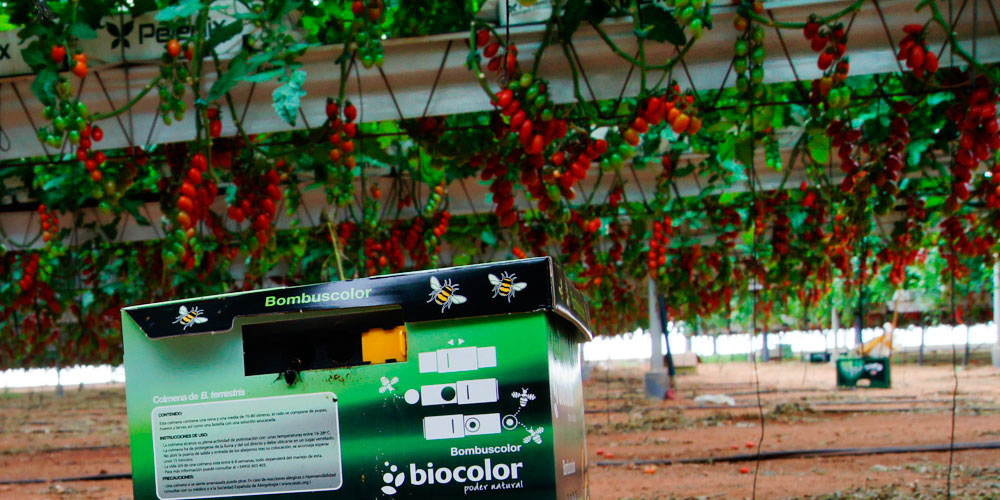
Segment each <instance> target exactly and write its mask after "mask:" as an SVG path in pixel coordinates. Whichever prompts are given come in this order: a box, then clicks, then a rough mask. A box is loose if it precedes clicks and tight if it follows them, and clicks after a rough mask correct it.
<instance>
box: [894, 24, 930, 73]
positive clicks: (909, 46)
mask: <svg viewBox="0 0 1000 500" xmlns="http://www.w3.org/2000/svg"><path fill="white" fill-rule="evenodd" d="M903 32H905V33H906V36H905V37H903V39H902V40H900V42H899V54H897V55H896V59H897V60H900V61H906V67H907V68H910V69H911V70H912V71H913V74H914V75H915V76H916V77H917V78H921V77H923V76H924V73H925V72H926V73H927V74H933V73H935V72H937V70H938V57H937V54H935V53H934V51H932V50H928V49H927V42H926V40H924V26H922V25H919V24H907V25H906V26H903Z"/></svg>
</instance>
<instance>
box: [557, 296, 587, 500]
mask: <svg viewBox="0 0 1000 500" xmlns="http://www.w3.org/2000/svg"><path fill="white" fill-rule="evenodd" d="M549 321H550V323H549V326H550V327H549V387H550V392H551V394H552V397H551V406H552V412H553V416H552V420H553V422H552V423H553V427H554V431H555V432H554V434H553V443H554V444H555V449H554V452H555V470H554V473H555V476H556V478H557V479H556V498H557V499H558V500H575V499H579V498H589V495H588V494H587V442H586V423H585V421H584V412H583V410H584V402H583V380H582V375H581V373H580V357H581V353H582V349H581V345H580V343H579V342H577V340H575V339H577V338H579V335H578V334H577V333H576V330H575V328H574V327H572V326H571V325H569V324H568V323H567V322H566V321H563V320H561V319H559V318H557V317H555V316H554V315H549Z"/></svg>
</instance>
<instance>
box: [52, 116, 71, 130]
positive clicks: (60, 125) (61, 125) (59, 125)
mask: <svg viewBox="0 0 1000 500" xmlns="http://www.w3.org/2000/svg"><path fill="white" fill-rule="evenodd" d="M67 125H68V123H66V118H64V117H62V116H57V117H55V119H53V120H52V126H53V127H55V128H56V131H57V132H60V133H62V132H65V131H66V127H67Z"/></svg>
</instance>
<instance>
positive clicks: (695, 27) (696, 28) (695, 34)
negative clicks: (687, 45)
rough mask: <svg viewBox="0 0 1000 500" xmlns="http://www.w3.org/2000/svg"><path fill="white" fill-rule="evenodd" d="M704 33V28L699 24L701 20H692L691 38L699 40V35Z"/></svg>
mask: <svg viewBox="0 0 1000 500" xmlns="http://www.w3.org/2000/svg"><path fill="white" fill-rule="evenodd" d="M704 33H705V27H704V25H703V24H702V22H701V19H693V20H692V21H691V37H692V38H694V39H695V40H697V39H699V38H701V35H703V34H704Z"/></svg>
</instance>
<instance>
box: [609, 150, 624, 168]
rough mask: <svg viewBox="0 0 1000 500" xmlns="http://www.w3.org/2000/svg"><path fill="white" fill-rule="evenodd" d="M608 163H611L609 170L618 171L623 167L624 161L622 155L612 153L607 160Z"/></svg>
mask: <svg viewBox="0 0 1000 500" xmlns="http://www.w3.org/2000/svg"><path fill="white" fill-rule="evenodd" d="M609 162H610V163H611V168H614V169H619V168H622V167H623V166H625V159H624V158H622V155H620V154H618V153H613V154H612V155H611V158H610V159H609Z"/></svg>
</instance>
